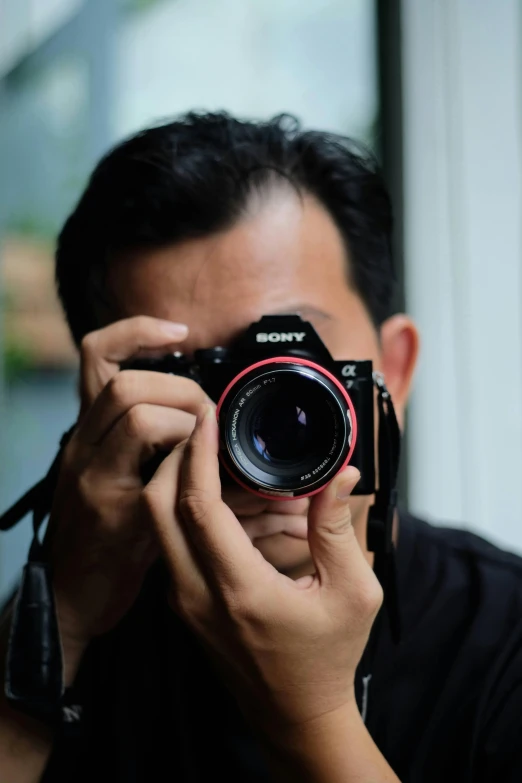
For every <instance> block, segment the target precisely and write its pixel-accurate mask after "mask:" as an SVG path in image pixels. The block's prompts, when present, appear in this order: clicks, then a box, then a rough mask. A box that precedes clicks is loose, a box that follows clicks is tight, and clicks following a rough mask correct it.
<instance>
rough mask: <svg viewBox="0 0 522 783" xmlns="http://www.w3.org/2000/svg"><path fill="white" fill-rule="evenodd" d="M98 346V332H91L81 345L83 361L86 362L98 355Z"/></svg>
mask: <svg viewBox="0 0 522 783" xmlns="http://www.w3.org/2000/svg"><path fill="white" fill-rule="evenodd" d="M97 345H98V331H95V332H89V334H86V335H85V337H83V339H82V341H81V343H80V355H81V358H82V361H85V360H86V359H87V360H88V359H90V358H91V357H93V356H95V355H96V353H97Z"/></svg>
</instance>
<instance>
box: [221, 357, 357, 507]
mask: <svg viewBox="0 0 522 783" xmlns="http://www.w3.org/2000/svg"><path fill="white" fill-rule="evenodd" d="M274 362H279V363H285V364H300V365H302V366H304V367H312V368H313V369H314V370H318V371H319V372H320V373H322V374H323V375H325V376H326V377H327V378H328V379H329V380H330V381H332V383H333V384H334V385H335V386H337V388H338V389H339V391H340V392H341V394H342V395H343V397H344V400H345V402H346V404H347V406H348V410H349V411H350V415H351V419H352V442H351V445H350V450H349V452H348V456H347V457H346V459H345V460H344V462H343V464H342V465H340V466H339V468H338V470H337V471H336V472H335V474H334V475H333V476H332V478H331V479H329V480H328V481H327V482H326V484H323V485H322V486H320V487H318V488H317V489H313V490H312V491H311V492H307V493H305V494H304V495H296V496H295V497H284V496H283V495H278V494H277V491H275V490H274V493H273V494H272V493H270V494H268V493H264V492H262V491H259V490H256V489H252V487H249V486H248V484H245V483H244V482H242V481H241V480H240V479H239V478H238V477H237V475H236V474H235V473H234V472H233V471H232V470H231V469H230V468H229V466H228V465H227V463H226V462H225V460H224V459H222V460H221V464H222V465H223V466H224V467H225V468H226V470H227V472H228V473H230V475H231V476H232V478H233V479H234V481H235V482H236V484H239V486H241V487H243V489H246V490H248V492H251V493H252V494H254V495H257V496H258V497H262V498H265V499H268V500H295V499H296V498H309V497H311V496H312V495H316V494H317V493H318V492H321V491H322V490H323V489H324V488H325V487H327V486H328V484H329V483H330V482H331V481H333V480H334V478H335V476H337V475H338V474H339V473H340V472H341V470H343V469H344V468H345V467H346V466H347V465H348V463H349V462H350V460H351V458H352V454H353V452H354V449H355V444H356V442H357V418H356V416H355V408H354V407H353V402H352V401H351V399H350V395H349V394H348V392H347V391H346V389H345V388H344V386H343V385H342V383H341V382H340V381H339V379H338V378H336V377H335V375H333V374H332V373H331V372H329V371H328V370H325V368H324V367H322V366H321V365H320V364H317V363H316V362H311V361H309V360H308V359H300V358H299V357H292V356H274V357H273V358H272V359H263V361H261V362H256V363H255V364H251V365H250V366H249V367H246V368H245V369H244V370H241V372H240V373H238V374H237V375H236V376H235V377H234V378H232V380H231V381H230V383H229V384H228V385H227V387H226V389H225V391H224V392H223V394H222V395H221V397H220V398H219V401H218V404H217V407H216V418H217V420H218V423H219V414H220V411H221V408H222V406H223V402H224V401H225V399H226V397H227V396H228V393H229V391H230V390H231V389H232V387H233V386H235V384H236V383H237V381H239V380H240V379H241V378H243V377H244V376H245V375H247V374H248V373H250V372H252V370H256V369H257V368H258V367H264V366H265V365H267V364H273V363H274ZM220 454H221V450H220Z"/></svg>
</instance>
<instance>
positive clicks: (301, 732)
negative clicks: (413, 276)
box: [0, 114, 522, 783]
mask: <svg viewBox="0 0 522 783" xmlns="http://www.w3.org/2000/svg"><path fill="white" fill-rule="evenodd" d="M391 228H392V219H391V211H390V205H389V200H388V197H387V195H386V192H385V189H384V187H383V184H382V181H381V179H380V176H379V174H378V173H377V172H376V170H375V167H374V166H373V164H372V162H371V161H370V160H368V159H367V158H366V157H362V156H360V155H358V154H356V153H355V152H354V151H353V148H352V147H350V146H349V145H348V144H347V143H345V142H344V141H343V140H341V139H338V138H335V137H332V136H330V135H328V134H324V133H310V132H309V133H303V132H301V131H300V129H299V128H298V127H297V125H296V124H294V123H293V122H292V121H291V120H289V119H288V118H285V117H281V118H275V119H274V120H272V121H270V122H267V123H258V124H257V123H250V122H240V121H237V120H235V119H233V118H231V117H229V116H227V115H224V114H209V115H193V114H190V115H187V116H186V117H184V118H182V119H181V120H179V121H178V122H174V123H171V124H168V125H164V126H161V127H157V128H153V129H151V130H148V131H145V132H143V133H141V134H139V135H137V136H136V137H134V138H132V139H130V140H129V141H127V142H125V143H124V144H122V145H120V146H119V147H117V148H116V149H114V150H113V151H112V152H111V153H110V154H109V155H108V156H107V157H106V158H105V159H104V160H103V161H102V162H101V163H100V165H99V166H98V167H97V169H96V170H95V172H94V174H93V176H92V178H91V180H90V182H89V184H88V187H87V189H86V191H85V193H84V195H83V196H82V199H81V200H80V202H79V204H78V206H77V207H76V209H75V211H74V212H73V214H72V215H71V217H70V218H69V219H68V221H67V223H66V224H65V227H64V229H63V231H62V233H61V236H60V239H59V243H58V250H57V281H58V288H59V292H60V295H61V299H62V302H63V305H64V309H65V313H66V316H67V319H68V322H69V325H70V328H71V331H72V334H73V336H74V339H75V341H76V343H77V344H78V346H80V347H81V380H80V387H81V409H80V414H79V419H78V424H77V427H76V430H75V432H74V435H73V437H72V439H71V441H70V443H69V444H68V446H67V448H66V451H65V454H64V459H63V463H62V467H61V473H60V478H59V483H58V487H57V490H56V493H55V498H54V505H53V510H52V514H51V520H50V526H49V536H48V538H49V552H50V554H49V557H50V560H51V563H52V566H53V571H54V583H53V584H54V591H55V596H56V603H57V612H58V620H59V626H60V634H61V643H62V648H63V652H64V660H65V681H66V684H67V685H69V686H71V685H74V689H75V692H77V693H78V694H80V696H79V698H81V706H82V708H83V717H82V720H81V722H80V724H79V726H78V727H77V731H76V733H71V732H70V731H65V729H64V728H63V727H62V728H58V729H56V728H54V729H53V728H51V727H50V726H48V725H46V724H45V723H44V722H40V721H39V720H38V719H36V718H34V717H32V716H30V715H25V714H22V713H19V712H17V711H15V710H13V709H12V707H11V706H10V704H8V703H7V702H5V701H4V703H3V705H2V708H1V723H0V726H1V731H0V779H1V780H2V781H9V783H22V782H23V783H29V781H37V780H40V779H43V780H45V781H73V780H74V781H84V780H85V781H87V780H88V781H92V780H95V779H98V780H110V781H116V780H117V781H122V783H130V782H131V781H133V783H141V781H155V780H159V779H162V780H172V781H180V783H181V781H193V782H196V781H207V780H210V779H213V778H218V779H225V780H229V781H263V780H271V781H310V783H319V782H320V783H341V782H342V783H352V782H353V783H355V782H356V781H357V783H359V782H360V781H375V783H392V782H393V783H396V781H398V780H400V781H403V783H406V781H414V782H415V783H417V782H418V783H420V781H422V783H430V781H433V782H434V781H437V783H438V782H439V781H442V780H444V781H459V783H461V782H463V781H473V783H479V781H480V782H485V781H495V782H497V781H520V780H521V779H522V751H521V750H520V749H519V748H520V742H519V734H520V727H521V724H522V716H521V714H520V713H521V711H520V708H519V706H520V705H521V696H520V685H519V683H520V680H521V673H522V662H521V653H520V651H519V650H520V640H521V637H522V633H521V626H520V617H521V603H522V583H521V579H520V576H521V573H522V564H521V561H520V560H519V559H518V558H516V557H514V556H512V555H508V554H505V553H502V552H500V551H499V550H497V549H496V548H494V547H493V546H491V545H489V544H487V543H486V542H484V541H482V540H481V539H479V538H477V537H475V536H473V535H471V534H468V533H465V532H459V531H451V530H444V529H438V528H432V527H430V526H428V525H427V524H426V523H424V522H421V521H419V520H414V519H412V518H411V517H409V516H408V515H407V514H405V513H404V514H401V515H400V518H398V519H397V520H396V527H397V530H396V544H397V569H398V576H397V590H398V596H399V604H400V609H401V614H402V626H403V628H402V638H401V641H400V643H399V644H394V643H393V642H392V640H391V636H390V629H389V627H388V624H387V622H386V621H385V620H383V619H382V617H381V614H382V613H380V612H379V607H380V605H381V602H382V591H381V588H380V586H379V583H378V582H377V579H376V578H375V575H374V573H373V571H372V564H373V559H372V554H371V553H370V552H369V551H368V549H367V544H366V525H367V517H368V509H369V507H370V505H371V503H372V498H371V497H367V496H366V497H365V496H357V497H350V493H351V490H352V489H353V487H354V485H355V483H356V482H357V480H358V478H359V476H358V471H357V470H356V469H355V468H353V467H348V468H346V469H345V470H344V471H341V472H340V473H339V475H338V476H337V477H336V478H335V480H334V481H332V482H331V483H330V484H329V485H328V487H327V488H326V489H325V490H324V491H323V492H321V493H319V494H318V495H315V496H314V497H313V498H312V499H311V500H310V499H300V500H294V501H291V502H283V501H278V500H265V499H262V498H259V497H256V496H255V495H253V494H251V493H249V492H247V491H245V490H242V489H240V488H239V487H237V488H235V489H230V488H227V489H223V491H222V490H221V486H220V483H219V472H218V461H217V456H216V453H217V435H216V424H215V415H214V408H213V402H212V401H210V400H209V399H208V398H207V397H206V394H205V393H204V391H203V390H202V389H201V388H200V387H199V386H198V385H197V384H196V383H194V382H193V381H191V380H188V379H187V378H181V377H174V376H168V375H162V374H159V373H152V372H147V371H144V370H121V369H120V365H121V364H122V363H123V362H125V361H126V360H128V359H130V358H133V357H136V356H160V355H163V354H165V353H168V352H172V351H176V350H180V351H182V352H183V353H185V354H188V355H191V354H193V352H194V350H196V349H197V348H208V347H211V346H215V345H228V344H230V343H231V342H232V341H233V340H234V338H235V337H237V336H238V335H239V334H241V333H242V332H243V331H244V329H245V328H246V327H247V326H248V325H249V324H250V323H252V322H253V321H256V320H258V319H259V318H260V317H261V316H262V315H266V314H272V313H294V312H299V313H300V314H301V315H302V316H303V317H304V318H306V319H307V320H309V321H311V322H312V324H313V325H314V326H315V328H316V330H317V331H318V333H319V335H320V336H321V338H322V339H323V341H324V342H325V344H326V345H327V347H328V348H329V350H330V352H331V353H332V355H333V356H334V358H337V359H348V358H349V359H371V360H372V361H373V362H374V367H375V368H376V369H378V370H380V371H381V372H382V373H383V374H384V376H385V379H386V383H387V386H388V389H389V391H390V393H391V395H392V398H393V400H394V403H395V407H396V410H397V412H398V416H399V419H400V421H401V423H402V422H403V417H404V408H405V405H406V402H407V398H408V393H409V389H410V382H411V378H412V374H413V370H414V366H415V362H416V357H417V345H418V340H417V334H416V331H415V327H414V325H413V324H412V323H411V321H410V320H409V319H408V318H407V317H406V316H404V315H397V314H395V315H394V314H393V313H392V294H393V274H392V267H391V260H390V233H391ZM426 448H429V444H426ZM158 450H168V451H170V454H169V456H168V457H167V458H166V459H165V460H164V461H163V463H162V464H161V466H160V467H159V468H158V470H157V472H156V473H155V475H154V476H153V478H152V480H151V481H150V482H149V483H148V484H147V485H146V486H144V485H143V482H142V479H141V471H142V466H143V464H145V463H146V462H147V461H149V460H150V458H151V457H152V456H153V455H154V454H155V452H156V451H158ZM443 491H444V487H441V492H443ZM377 616H378V617H379V622H378V623H377V622H376V623H374V621H375V618H376V617H377ZM372 626H373V632H372V635H371V637H370V639H371V643H370V644H368V638H369V634H370V630H371V629H372ZM4 647H5V643H4ZM42 775H43V778H42Z"/></svg>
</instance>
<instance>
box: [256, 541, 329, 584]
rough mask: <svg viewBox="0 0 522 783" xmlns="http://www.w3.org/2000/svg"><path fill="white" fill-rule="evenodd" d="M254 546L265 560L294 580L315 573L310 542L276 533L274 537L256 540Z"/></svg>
mask: <svg viewBox="0 0 522 783" xmlns="http://www.w3.org/2000/svg"><path fill="white" fill-rule="evenodd" d="M253 544H254V546H255V547H256V549H259V551H260V552H261V554H262V555H263V557H264V558H265V560H267V561H268V562H269V563H270V564H271V565H273V566H274V568H276V569H277V570H278V571H280V572H281V573H283V574H286V575H287V576H289V577H291V578H292V579H298V578H299V577H300V576H306V575H307V574H312V573H314V571H315V569H314V565H313V562H312V558H311V555H310V548H309V546H308V541H304V540H303V539H301V538H294V537H293V536H290V535H287V534H286V533H276V534H274V535H273V536H266V537H264V538H257V539H254V541H253Z"/></svg>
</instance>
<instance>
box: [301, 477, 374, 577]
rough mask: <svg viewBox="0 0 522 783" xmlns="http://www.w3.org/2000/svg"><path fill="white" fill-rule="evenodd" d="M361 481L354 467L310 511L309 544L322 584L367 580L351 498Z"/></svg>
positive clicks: (316, 497)
mask: <svg viewBox="0 0 522 783" xmlns="http://www.w3.org/2000/svg"><path fill="white" fill-rule="evenodd" d="M360 477H361V474H360V472H359V471H358V470H357V468H355V467H353V466H348V467H347V468H345V469H344V470H342V471H341V472H340V473H339V474H338V475H337V476H336V477H335V478H334V479H333V481H331V482H330V483H329V484H328V485H327V486H326V487H325V489H324V490H323V491H322V492H319V493H318V494H317V495H314V497H313V498H312V501H311V503H310V508H309V510H308V542H309V545H310V551H311V554H312V558H313V560H314V564H315V567H316V573H317V577H318V579H319V581H320V582H321V584H325V583H327V584H336V583H339V582H344V581H346V578H347V577H348V578H349V579H350V580H352V579H357V578H359V577H362V576H363V573H364V571H366V570H367V569H368V568H369V566H368V563H367V561H366V558H365V556H364V554H363V552H362V551H361V547H360V546H359V543H358V541H357V538H356V535H355V532H354V529H353V526H352V518H351V513H350V507H349V505H348V498H349V497H350V494H351V492H352V490H353V488H354V487H355V485H356V484H357V482H358V481H359V479H360Z"/></svg>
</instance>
